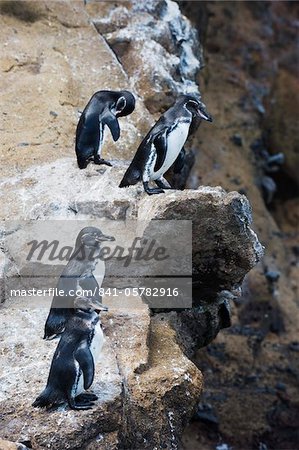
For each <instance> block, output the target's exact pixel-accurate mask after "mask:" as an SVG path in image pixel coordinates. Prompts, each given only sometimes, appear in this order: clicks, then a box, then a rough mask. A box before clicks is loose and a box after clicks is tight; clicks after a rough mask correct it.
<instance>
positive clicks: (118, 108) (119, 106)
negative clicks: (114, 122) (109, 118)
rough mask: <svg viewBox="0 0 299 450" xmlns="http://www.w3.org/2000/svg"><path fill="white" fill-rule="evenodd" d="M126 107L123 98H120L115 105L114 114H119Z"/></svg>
mask: <svg viewBox="0 0 299 450" xmlns="http://www.w3.org/2000/svg"><path fill="white" fill-rule="evenodd" d="M125 106H126V99H125V98H124V97H120V99H119V100H118V101H117V103H116V112H118V113H120V112H121V111H123V109H124V108H125Z"/></svg>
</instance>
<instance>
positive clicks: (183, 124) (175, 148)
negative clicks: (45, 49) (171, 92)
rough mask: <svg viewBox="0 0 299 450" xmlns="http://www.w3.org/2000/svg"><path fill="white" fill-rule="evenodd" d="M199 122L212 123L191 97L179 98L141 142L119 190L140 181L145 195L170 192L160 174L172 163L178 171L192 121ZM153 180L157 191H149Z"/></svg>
mask: <svg viewBox="0 0 299 450" xmlns="http://www.w3.org/2000/svg"><path fill="white" fill-rule="evenodd" d="M196 117H199V118H200V119H204V120H207V121H208V122H212V120H213V119H212V117H211V116H210V114H209V113H208V112H207V111H206V107H205V105H204V104H203V103H202V102H201V101H200V100H199V99H198V98H197V97H195V96H194V95H181V96H180V97H179V98H178V99H177V101H176V102H175V104H174V105H173V106H172V107H171V108H169V109H168V110H167V111H166V112H165V113H164V114H163V115H162V116H161V117H160V119H159V120H158V122H157V123H156V124H155V125H154V126H153V128H152V129H151V130H150V131H149V133H148V134H147V135H146V137H145V138H144V140H143V141H142V142H141V144H140V146H139V148H138V150H137V152H136V154H135V156H134V158H133V160H132V162H131V164H130V166H129V168H128V169H127V171H126V173H125V175H124V177H123V179H122V181H121V183H120V185H119V187H121V188H122V187H127V186H130V185H134V184H136V183H138V181H142V182H143V186H144V190H145V192H147V194H149V195H151V194H160V193H163V192H164V190H163V189H171V186H170V184H169V183H168V182H167V181H166V180H165V178H164V174H165V172H167V170H168V169H169V168H170V167H171V166H172V165H173V164H174V163H175V166H174V171H175V172H179V171H180V169H181V168H182V167H183V165H184V156H185V151H184V148H183V147H184V144H185V142H186V140H187V139H188V136H189V129H190V125H191V123H192V121H193V120H194V119H195V118H196ZM150 181H154V182H155V183H156V185H157V186H158V187H157V188H150V187H149V182H150Z"/></svg>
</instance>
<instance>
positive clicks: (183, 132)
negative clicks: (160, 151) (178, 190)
mask: <svg viewBox="0 0 299 450" xmlns="http://www.w3.org/2000/svg"><path fill="white" fill-rule="evenodd" d="M189 128H190V122H179V123H178V125H177V126H176V127H175V128H174V129H173V130H172V131H171V132H170V133H169V134H168V136H167V152H166V156H165V160H164V162H163V164H162V166H161V168H160V169H159V170H158V171H157V172H154V167H155V163H156V158H155V160H154V164H153V165H152V173H151V179H152V180H157V179H158V178H160V177H161V176H163V175H164V173H165V172H167V170H168V169H169V168H170V167H171V166H172V164H173V163H174V162H175V160H176V159H177V157H178V156H179V153H180V151H181V150H182V148H183V146H184V144H185V142H186V140H187V138H188V133H189Z"/></svg>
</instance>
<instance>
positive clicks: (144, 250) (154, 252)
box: [26, 237, 170, 267]
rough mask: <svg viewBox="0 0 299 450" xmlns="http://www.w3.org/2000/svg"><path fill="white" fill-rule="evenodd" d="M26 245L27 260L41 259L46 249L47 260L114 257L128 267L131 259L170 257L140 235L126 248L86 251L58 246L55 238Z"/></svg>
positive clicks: (161, 248)
mask: <svg viewBox="0 0 299 450" xmlns="http://www.w3.org/2000/svg"><path fill="white" fill-rule="evenodd" d="M27 245H28V247H29V252H28V255H27V257H26V260H27V261H31V260H33V259H35V258H36V260H37V261H42V260H43V258H44V256H45V254H46V252H47V251H48V250H49V251H50V254H49V256H48V260H49V261H61V262H63V261H69V260H70V258H76V259H77V260H78V261H84V260H86V259H88V260H89V261H95V260H96V259H100V260H102V261H108V260H109V259H110V260H111V259H113V258H114V259H118V260H119V261H122V262H123V265H124V267H128V266H129V265H130V263H131V262H132V260H133V259H134V260H135V261H165V260H167V259H169V258H170V255H169V254H168V253H167V248H166V247H163V246H157V242H156V240H155V239H152V240H149V239H144V238H142V237H136V238H135V239H134V240H133V242H132V244H131V245H130V247H128V249H125V248H124V247H122V246H120V245H117V246H116V247H115V248H114V249H111V248H110V247H108V246H103V247H102V248H101V249H100V250H98V249H96V248H95V249H93V250H92V251H86V249H85V247H84V246H83V245H80V246H79V247H78V248H75V247H71V246H68V245H65V246H60V242H59V241H58V240H57V239H55V240H53V241H51V242H49V241H47V240H43V241H41V242H39V241H37V240H36V239H35V240H33V241H30V242H28V243H27Z"/></svg>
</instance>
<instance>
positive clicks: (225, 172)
mask: <svg viewBox="0 0 299 450" xmlns="http://www.w3.org/2000/svg"><path fill="white" fill-rule="evenodd" d="M180 3H185V4H186V6H187V9H186V12H188V11H189V14H190V15H189V16H188V17H190V19H192V20H194V23H196V22H195V21H197V24H198V27H200V30H201V32H202V33H201V36H202V37H204V36H205V41H202V45H203V47H204V49H205V59H206V67H205V69H204V70H203V71H202V72H201V78H200V81H201V89H202V91H203V93H204V98H205V101H206V103H207V104H208V105H209V111H210V112H211V114H213V115H214V122H213V127H208V126H204V125H205V124H202V126H201V128H200V129H199V131H198V133H197V135H196V136H195V138H194V140H193V147H194V148H195V149H197V151H196V161H195V165H194V167H193V170H192V173H191V176H190V178H189V182H188V183H189V187H192V188H196V187H197V186H198V185H202V184H205V185H209V186H218V185H220V186H222V187H224V188H225V189H226V190H228V191H230V190H238V191H239V192H240V193H242V194H245V195H246V196H247V198H248V199H249V201H250V203H251V205H252V209H253V217H254V226H253V228H254V230H255V231H256V232H257V233H258V236H259V238H260V240H261V242H262V244H263V245H264V246H265V256H264V258H263V260H262V261H261V263H260V264H259V265H258V266H257V267H256V268H254V269H253V270H252V271H251V272H250V273H249V274H248V275H247V277H246V278H245V281H244V283H243V289H242V295H241V297H239V298H236V299H235V306H234V307H233V309H232V322H233V326H232V327H231V328H229V329H228V330H225V331H224V332H223V333H220V334H219V335H218V337H217V338H216V340H215V341H214V342H213V343H212V344H211V345H210V346H208V347H207V349H204V350H201V351H199V353H198V356H197V364H198V366H199V367H201V368H202V369H203V373H204V376H205V393H204V395H203V397H202V402H203V403H205V404H208V405H209V406H210V407H211V408H212V409H213V411H214V413H215V415H216V416H217V421H218V422H217V424H216V425H215V424H214V423H210V424H209V425H208V426H207V424H206V423H203V422H202V421H198V422H197V423H194V424H193V425H192V427H191V428H190V429H188V430H187V431H186V436H185V440H184V442H185V445H186V449H190V450H193V448H194V447H196V446H198V447H200V448H208V449H211V448H214V447H215V445H217V444H218V443H219V436H221V438H220V439H222V441H223V442H224V443H227V444H228V445H229V446H233V448H235V449H240V450H243V449H244V448H250V449H254V448H258V447H259V445H262V444H265V445H267V447H268V448H273V449H282V448H288V449H292V450H293V449H295V448H297V447H298V434H296V432H295V429H296V421H295V420H293V419H292V418H291V417H293V416H294V415H295V414H296V411H297V405H296V401H293V400H292V398H293V397H294V395H295V394H294V393H295V391H296V389H297V381H298V373H299V367H298V362H297V360H298V358H297V353H296V352H295V351H294V350H290V348H294V345H293V344H292V343H293V342H297V341H298V332H299V330H298V324H299V313H298V298H299V295H298V293H299V291H298V285H299V283H298V281H299V276H298V250H297V246H298V220H297V219H296V217H297V208H298V206H297V205H298V196H299V194H298V187H296V183H298V182H297V177H298V170H297V171H296V174H295V173H294V168H295V167H296V163H295V161H296V155H298V153H297V150H296V149H297V142H298V127H297V130H295V129H294V123H295V122H296V120H297V115H298V114H295V113H294V108H295V109H296V110H298V101H297V100H296V95H297V94H296V92H297V91H298V89H297V91H296V86H297V80H296V77H298V64H297V61H298V59H297V58H298V57H297V53H298V52H297V47H296V44H295V42H296V35H297V33H298V30H297V24H296V21H294V17H295V16H296V15H298V4H295V3H294V2H292V4H290V3H286V2H275V3H270V2H247V3H244V2H232V3H229V2H226V3H225V4H224V3H222V2H215V3H212V2H201V7H200V8H198V7H197V4H196V3H195V2H180ZM184 11H185V9H184ZM199 11H200V12H201V13H200V14H199ZM203 17H206V18H207V17H208V18H209V19H208V20H206V21H205V23H204V24H202V22H201V20H202V18H203ZM282 116H283V117H282ZM279 152H283V153H284V154H285V163H283V164H281V165H275V164H272V165H271V164H269V156H270V154H271V156H273V155H274V154H276V153H279ZM291 161H293V163H291V164H290V162H291ZM265 176H267V177H270V178H271V179H272V180H273V182H274V183H275V185H276V192H275V193H274V195H273V196H272V199H271V201H270V202H269V201H267V196H266V195H265V192H264V190H263V189H262V184H263V178H264V177H265ZM295 177H296V178H295ZM281 383H282V385H281ZM281 386H282V389H285V392H282V391H280V390H279V388H281ZM295 397H296V395H295ZM286 398H288V399H289V400H286ZM244 405H246V407H244ZM282 411H283V412H282ZM283 414H286V416H288V419H287V420H286V421H285V422H283V420H282V419H281V418H282V415H283ZM188 441H189V442H190V443H189V444H188V445H189V446H188V445H187V443H188Z"/></svg>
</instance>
